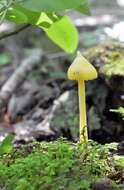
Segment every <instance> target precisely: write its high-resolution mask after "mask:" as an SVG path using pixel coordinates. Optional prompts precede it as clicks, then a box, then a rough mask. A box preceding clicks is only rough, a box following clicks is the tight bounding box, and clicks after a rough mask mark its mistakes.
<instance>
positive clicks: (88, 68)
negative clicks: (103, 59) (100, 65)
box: [67, 52, 97, 80]
mask: <svg viewBox="0 0 124 190" xmlns="http://www.w3.org/2000/svg"><path fill="white" fill-rule="evenodd" d="M67 75H68V78H69V79H70V80H92V79H95V78H97V71H96V69H95V67H94V66H93V65H91V64H90V63H89V62H88V60H86V59H85V58H84V57H83V56H82V55H81V53H80V52H78V53H77V57H76V58H75V59H74V61H73V63H72V64H71V66H70V67H69V69H68V73H67Z"/></svg>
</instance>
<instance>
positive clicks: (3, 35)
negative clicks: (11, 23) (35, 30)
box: [0, 24, 31, 40]
mask: <svg viewBox="0 0 124 190" xmlns="http://www.w3.org/2000/svg"><path fill="white" fill-rule="evenodd" d="M29 26H31V25H30V24H25V25H23V26H21V27H19V28H17V29H15V30H14V31H11V32H4V33H2V34H1V35H0V40H2V39H5V38H8V37H10V36H13V35H16V34H18V33H20V32H21V31H23V30H25V29H26V28H28V27H29Z"/></svg>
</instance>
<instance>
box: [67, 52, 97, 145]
mask: <svg viewBox="0 0 124 190" xmlns="http://www.w3.org/2000/svg"><path fill="white" fill-rule="evenodd" d="M67 75H68V78H69V79H70V80H77V81H78V95H79V111H80V142H81V143H83V142H87V140H88V133H87V117H86V100H85V84H84V81H85V80H92V79H95V78H97V71H96V69H95V68H94V67H93V65H91V64H90V63H89V62H88V60H86V59H85V58H84V57H83V56H82V55H81V53H80V52H78V53H77V56H76V58H75V59H74V61H73V63H72V64H71V66H70V67H69V69H68V73H67Z"/></svg>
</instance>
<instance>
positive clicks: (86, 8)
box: [76, 0, 91, 16]
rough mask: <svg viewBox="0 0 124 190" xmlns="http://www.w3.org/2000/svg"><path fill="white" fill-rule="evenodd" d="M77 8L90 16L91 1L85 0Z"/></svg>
mask: <svg viewBox="0 0 124 190" xmlns="http://www.w3.org/2000/svg"><path fill="white" fill-rule="evenodd" d="M76 10H77V11H78V12H80V13H83V14H85V15H88V16H90V15H91V11H90V6H89V3H88V1H87V0H84V2H83V3H82V5H80V6H79V7H78V8H76Z"/></svg>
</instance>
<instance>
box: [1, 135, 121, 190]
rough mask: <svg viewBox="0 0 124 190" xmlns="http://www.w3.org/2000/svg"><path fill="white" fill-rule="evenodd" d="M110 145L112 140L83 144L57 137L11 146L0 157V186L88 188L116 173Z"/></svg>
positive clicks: (40, 189) (45, 189)
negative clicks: (101, 143)
mask: <svg viewBox="0 0 124 190" xmlns="http://www.w3.org/2000/svg"><path fill="white" fill-rule="evenodd" d="M110 148H111V149H112V148H113V149H115V148H116V144H110V145H99V144H97V143H95V142H93V141H89V142H88V145H87V146H86V145H85V146H83V145H79V144H72V143H69V142H66V141H64V140H61V139H60V140H59V141H57V142H51V143H46V142H44V143H43V142H42V143H34V144H31V145H26V146H23V147H21V148H20V149H14V150H13V151H12V152H11V154H7V155H4V156H3V157H0V188H3V187H5V189H6V190H13V189H14V190H26V189H30V190H81V189H82V190H90V189H91V186H92V184H93V183H94V182H95V181H96V180H98V179H101V178H104V177H109V176H111V178H112V176H113V175H114V174H115V175H116V172H117V169H115V166H114V164H113V162H112V157H110V152H109V149H110ZM110 158H111V159H110ZM119 169H120V165H119ZM115 175H114V176H115Z"/></svg>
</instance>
